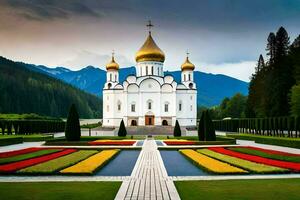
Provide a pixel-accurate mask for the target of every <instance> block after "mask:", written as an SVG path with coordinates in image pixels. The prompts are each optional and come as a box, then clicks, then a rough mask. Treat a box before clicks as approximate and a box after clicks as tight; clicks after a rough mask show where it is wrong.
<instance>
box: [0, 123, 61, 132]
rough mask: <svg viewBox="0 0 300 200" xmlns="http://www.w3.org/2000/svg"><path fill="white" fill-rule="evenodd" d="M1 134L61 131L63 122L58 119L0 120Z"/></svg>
mask: <svg viewBox="0 0 300 200" xmlns="http://www.w3.org/2000/svg"><path fill="white" fill-rule="evenodd" d="M0 129H1V130H0V131H1V133H2V135H4V134H8V135H11V134H12V133H13V132H14V133H15V134H16V135H29V134H33V133H55V132H63V131H64V129H65V122H63V121H59V120H0Z"/></svg>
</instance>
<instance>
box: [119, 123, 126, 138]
mask: <svg viewBox="0 0 300 200" xmlns="http://www.w3.org/2000/svg"><path fill="white" fill-rule="evenodd" d="M126 135H127V131H126V127H125V124H124V121H123V119H122V121H121V122H120V127H119V131H118V136H119V137H125V136H126Z"/></svg>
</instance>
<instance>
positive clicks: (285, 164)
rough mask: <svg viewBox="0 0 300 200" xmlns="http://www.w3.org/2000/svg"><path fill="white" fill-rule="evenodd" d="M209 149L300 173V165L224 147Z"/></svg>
mask: <svg viewBox="0 0 300 200" xmlns="http://www.w3.org/2000/svg"><path fill="white" fill-rule="evenodd" d="M208 149H210V150H212V151H215V152H218V153H221V154H225V155H228V156H234V157H237V158H241V159H244V160H249V161H253V162H257V163H262V164H266V165H272V166H276V167H281V168H288V169H292V170H294V171H300V163H294V162H287V161H279V160H273V159H269V158H263V157H260V156H254V155H248V154H244V153H239V152H235V151H230V150H228V149H224V148H223V147H209V148H208Z"/></svg>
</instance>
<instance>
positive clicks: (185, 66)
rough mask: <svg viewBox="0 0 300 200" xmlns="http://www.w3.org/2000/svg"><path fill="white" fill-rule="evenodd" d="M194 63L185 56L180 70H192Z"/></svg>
mask: <svg viewBox="0 0 300 200" xmlns="http://www.w3.org/2000/svg"><path fill="white" fill-rule="evenodd" d="M194 69H195V65H194V64H193V63H191V62H190V60H189V57H188V56H187V57H186V60H185V62H184V63H183V64H182V65H181V70H182V71H183V70H194Z"/></svg>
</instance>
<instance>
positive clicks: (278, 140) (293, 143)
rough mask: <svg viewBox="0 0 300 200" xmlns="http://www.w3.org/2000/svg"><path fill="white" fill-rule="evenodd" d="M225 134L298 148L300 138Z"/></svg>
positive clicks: (241, 138)
mask: <svg viewBox="0 0 300 200" xmlns="http://www.w3.org/2000/svg"><path fill="white" fill-rule="evenodd" d="M226 136H229V137H232V138H236V139H238V140H253V141H255V142H256V143H262V144H271V145H278V146H285V147H292V148H300V138H286V137H276V136H263V135H253V134H226Z"/></svg>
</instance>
